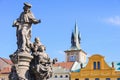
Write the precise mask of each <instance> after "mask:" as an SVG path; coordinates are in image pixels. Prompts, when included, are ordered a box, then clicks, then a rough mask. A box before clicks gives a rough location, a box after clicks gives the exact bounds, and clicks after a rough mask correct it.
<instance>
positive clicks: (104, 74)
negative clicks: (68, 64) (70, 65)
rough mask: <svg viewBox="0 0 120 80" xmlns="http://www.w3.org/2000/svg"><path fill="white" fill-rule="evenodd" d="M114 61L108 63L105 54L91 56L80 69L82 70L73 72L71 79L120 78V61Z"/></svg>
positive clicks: (107, 79) (96, 79)
mask: <svg viewBox="0 0 120 80" xmlns="http://www.w3.org/2000/svg"><path fill="white" fill-rule="evenodd" d="M117 64H118V65H117V66H115V64H114V63H113V62H112V63H111V66H110V65H108V64H107V63H106V62H105V60H104V56H101V55H99V54H95V55H92V56H91V57H89V61H88V63H87V65H86V66H85V67H83V68H81V69H80V72H72V73H71V80H120V69H119V68H120V65H119V64H120V63H117Z"/></svg>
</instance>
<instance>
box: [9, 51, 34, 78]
mask: <svg viewBox="0 0 120 80" xmlns="http://www.w3.org/2000/svg"><path fill="white" fill-rule="evenodd" d="M10 58H11V60H12V62H13V63H14V66H15V68H16V69H15V70H16V72H15V73H16V74H17V76H18V79H19V80H30V79H29V78H30V77H29V66H30V62H31V60H32V59H33V56H31V54H30V53H27V52H19V53H14V54H12V55H10ZM11 72H12V71H11ZM12 74H14V72H13V73H12ZM12 76H13V77H14V75H12ZM13 80H14V79H13Z"/></svg>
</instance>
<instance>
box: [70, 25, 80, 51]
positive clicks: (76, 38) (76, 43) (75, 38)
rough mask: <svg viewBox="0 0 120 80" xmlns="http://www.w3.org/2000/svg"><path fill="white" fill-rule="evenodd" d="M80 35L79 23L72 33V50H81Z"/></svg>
mask: <svg viewBox="0 0 120 80" xmlns="http://www.w3.org/2000/svg"><path fill="white" fill-rule="evenodd" d="M80 40H81V38H80V34H79V32H78V26H77V23H75V29H74V32H72V35H71V48H70V49H71V50H79V49H81V48H80Z"/></svg>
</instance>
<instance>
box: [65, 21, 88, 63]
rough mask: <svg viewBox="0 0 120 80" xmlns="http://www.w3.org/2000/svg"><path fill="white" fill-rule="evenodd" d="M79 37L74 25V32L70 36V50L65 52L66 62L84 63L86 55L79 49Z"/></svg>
mask: <svg viewBox="0 0 120 80" xmlns="http://www.w3.org/2000/svg"><path fill="white" fill-rule="evenodd" d="M80 41H81V36H80V33H79V32H78V26H77V23H75V28H74V31H73V32H72V35H71V47H70V49H68V50H66V51H65V54H66V62H75V61H77V62H80V63H85V62H86V55H87V54H86V53H85V52H84V51H83V50H82V49H81V46H80Z"/></svg>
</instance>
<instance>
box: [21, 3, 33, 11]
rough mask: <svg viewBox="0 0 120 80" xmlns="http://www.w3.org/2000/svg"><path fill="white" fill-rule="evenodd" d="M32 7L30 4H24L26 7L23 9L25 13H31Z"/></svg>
mask: <svg viewBox="0 0 120 80" xmlns="http://www.w3.org/2000/svg"><path fill="white" fill-rule="evenodd" d="M31 7H32V5H31V4H29V3H24V7H23V9H24V12H25V13H28V12H30V8H31Z"/></svg>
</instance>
